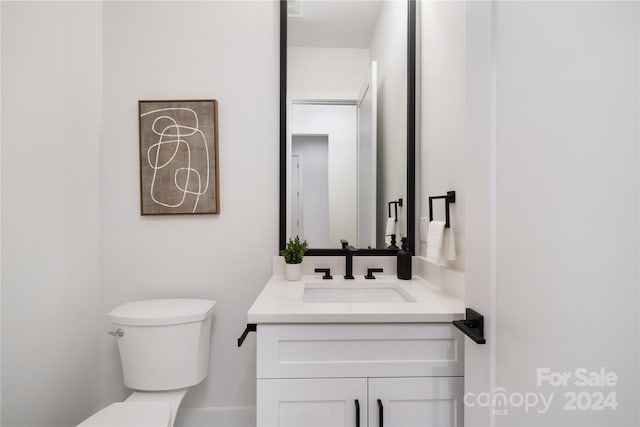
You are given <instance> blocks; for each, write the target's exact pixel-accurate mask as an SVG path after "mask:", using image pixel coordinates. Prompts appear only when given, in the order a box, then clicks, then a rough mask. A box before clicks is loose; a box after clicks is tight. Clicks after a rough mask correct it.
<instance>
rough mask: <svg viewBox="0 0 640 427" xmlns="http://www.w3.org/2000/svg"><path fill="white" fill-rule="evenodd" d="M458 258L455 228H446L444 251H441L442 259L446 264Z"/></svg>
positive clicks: (443, 240) (443, 243)
mask: <svg viewBox="0 0 640 427" xmlns="http://www.w3.org/2000/svg"><path fill="white" fill-rule="evenodd" d="M455 260H456V242H455V237H454V235H453V228H445V229H444V237H443V239H442V251H441V252H440V261H441V262H442V263H443V264H444V263H446V262H447V261H455Z"/></svg>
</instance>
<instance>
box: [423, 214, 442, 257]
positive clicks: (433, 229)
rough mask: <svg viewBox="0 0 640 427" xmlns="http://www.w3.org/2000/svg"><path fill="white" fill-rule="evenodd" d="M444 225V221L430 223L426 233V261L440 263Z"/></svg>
mask: <svg viewBox="0 0 640 427" xmlns="http://www.w3.org/2000/svg"><path fill="white" fill-rule="evenodd" d="M444 224H445V223H444V221H431V222H430V223H429V230H428V231H427V259H428V260H430V261H433V262H436V263H440V258H441V255H442V240H443V237H444Z"/></svg>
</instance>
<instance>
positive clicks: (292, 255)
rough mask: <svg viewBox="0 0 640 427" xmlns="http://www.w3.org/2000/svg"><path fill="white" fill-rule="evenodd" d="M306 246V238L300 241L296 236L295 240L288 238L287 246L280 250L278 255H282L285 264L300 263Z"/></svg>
mask: <svg viewBox="0 0 640 427" xmlns="http://www.w3.org/2000/svg"><path fill="white" fill-rule="evenodd" d="M308 247H309V245H307V241H306V240H303V241H302V242H301V241H300V238H299V237H298V236H296V238H295V240H292V239H289V243H287V247H286V248H285V249H283V250H281V251H280V256H283V257H284V260H285V262H286V263H287V264H300V263H301V262H302V258H304V254H305V252H307V248H308Z"/></svg>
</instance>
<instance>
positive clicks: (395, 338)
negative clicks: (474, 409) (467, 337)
mask: <svg viewBox="0 0 640 427" xmlns="http://www.w3.org/2000/svg"><path fill="white" fill-rule="evenodd" d="M257 333H258V336H257V343H258V346H257V356H258V357H257V378H258V383H257V425H258V427H275V426H278V427H285V426H291V427H293V426H296V427H304V426H357V425H360V426H361V427H367V426H371V427H374V426H380V425H384V426H387V427H390V426H398V427H399V426H407V427H408V426H421V427H427V426H451V427H454V426H456V427H457V426H462V425H463V423H462V410H463V407H462V397H463V361H464V357H463V348H464V347H463V336H462V335H461V334H460V333H459V331H457V330H455V329H454V328H453V327H452V326H451V325H450V324H417V323H416V324H273V325H271V324H260V325H259V327H258V331H257ZM378 400H380V404H379V403H378ZM358 408H359V410H358ZM380 408H382V417H383V418H382V421H383V423H381V422H380V421H381V420H380ZM358 421H359V424H358Z"/></svg>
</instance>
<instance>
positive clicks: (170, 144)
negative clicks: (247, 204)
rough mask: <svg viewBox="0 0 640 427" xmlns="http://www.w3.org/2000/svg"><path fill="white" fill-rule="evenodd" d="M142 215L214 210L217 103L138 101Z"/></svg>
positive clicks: (216, 165)
mask: <svg viewBox="0 0 640 427" xmlns="http://www.w3.org/2000/svg"><path fill="white" fill-rule="evenodd" d="M138 111H139V113H138V114H139V126H140V127H139V130H140V195H141V197H140V208H141V214H142V215H175V214H217V213H219V194H218V193H219V185H218V103H217V101H215V100H187V101H139V102H138Z"/></svg>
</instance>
